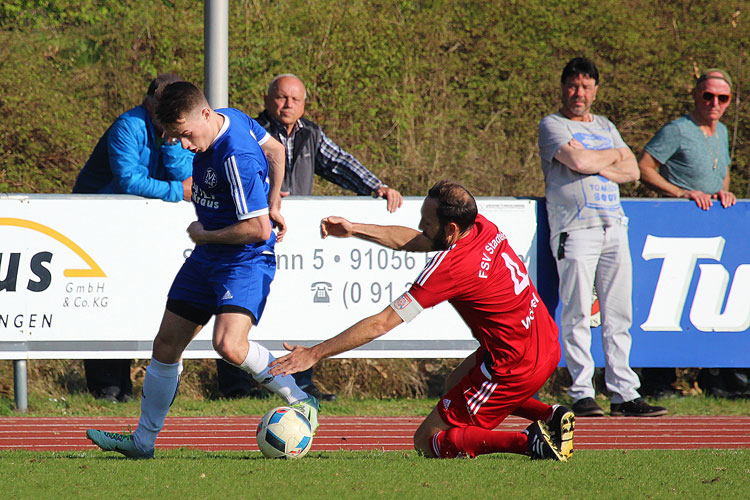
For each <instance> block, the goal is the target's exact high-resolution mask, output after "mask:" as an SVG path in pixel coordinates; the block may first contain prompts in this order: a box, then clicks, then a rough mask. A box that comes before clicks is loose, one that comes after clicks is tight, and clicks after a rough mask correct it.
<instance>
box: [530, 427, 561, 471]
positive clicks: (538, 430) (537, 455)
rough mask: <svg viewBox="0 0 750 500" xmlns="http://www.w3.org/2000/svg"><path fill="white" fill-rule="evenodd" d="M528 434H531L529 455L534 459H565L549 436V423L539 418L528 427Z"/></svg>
mask: <svg viewBox="0 0 750 500" xmlns="http://www.w3.org/2000/svg"><path fill="white" fill-rule="evenodd" d="M526 434H528V436H529V456H530V457H531V459H532V460H557V461H558V462H564V461H565V458H564V457H563V456H562V453H560V450H559V449H558V448H557V447H556V446H555V444H554V443H553V442H552V438H551V437H550V436H549V431H548V430H547V424H545V423H544V422H542V421H541V420H537V421H536V422H534V423H533V424H531V425H530V426H528V427H527V428H526Z"/></svg>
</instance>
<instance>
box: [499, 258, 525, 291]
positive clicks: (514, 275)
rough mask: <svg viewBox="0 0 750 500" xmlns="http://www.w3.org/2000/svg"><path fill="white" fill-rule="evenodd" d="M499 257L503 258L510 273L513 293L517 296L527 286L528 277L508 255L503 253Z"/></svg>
mask: <svg viewBox="0 0 750 500" xmlns="http://www.w3.org/2000/svg"><path fill="white" fill-rule="evenodd" d="M500 255H502V256H503V260H504V261H505V267H507V268H508V271H510V278H511V279H512V280H513V291H514V292H515V293H516V295H518V294H519V293H521V292H522V291H523V290H524V289H525V288H526V287H527V286H529V275H528V274H526V273H524V272H523V271H521V268H520V267H519V265H518V262H516V261H515V260H513V258H512V257H511V256H510V255H508V254H507V253H505V252H503V253H502V254H500Z"/></svg>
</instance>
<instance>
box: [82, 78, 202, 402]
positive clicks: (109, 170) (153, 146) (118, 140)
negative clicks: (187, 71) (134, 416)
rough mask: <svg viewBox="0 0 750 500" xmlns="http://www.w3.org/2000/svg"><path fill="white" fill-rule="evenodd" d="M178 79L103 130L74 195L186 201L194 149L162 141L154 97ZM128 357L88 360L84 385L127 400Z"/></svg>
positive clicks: (157, 81)
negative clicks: (125, 196)
mask: <svg viewBox="0 0 750 500" xmlns="http://www.w3.org/2000/svg"><path fill="white" fill-rule="evenodd" d="M180 80H182V79H181V78H180V77H179V76H177V75H175V74H171V73H167V74H161V75H159V76H157V77H156V78H154V79H153V80H152V81H151V84H150V85H149V87H148V91H147V92H146V97H145V98H144V99H143V102H142V103H141V105H140V106H136V107H135V108H133V109H131V110H129V111H126V112H125V113H123V114H122V115H120V116H119V117H117V119H116V120H115V122H114V123H113V124H112V125H111V126H110V127H109V128H108V129H107V131H106V132H104V135H103V136H102V137H101V139H99V142H98V143H97V144H96V147H95V148H94V151H93V152H92V153H91V156H90V157H89V159H88V161H87V162H86V165H84V167H83V170H81V172H80V173H79V174H78V178H77V179H76V183H75V185H74V186H73V192H74V193H98V194H134V195H138V196H143V197H146V198H159V199H162V200H164V201H174V202H177V201H181V200H190V196H191V191H192V184H193V177H192V174H193V153H191V152H190V151H188V150H186V149H182V147H181V146H180V144H179V142H172V141H170V140H167V139H165V134H164V133H163V131H162V130H161V128H160V127H159V126H158V125H157V124H156V121H155V120H154V107H155V103H154V95H155V93H156V91H157V90H158V89H159V88H160V87H163V86H166V85H167V84H169V83H172V82H176V81H180ZM131 363H132V360H130V359H86V360H84V362H83V365H84V368H85V371H86V386H87V387H88V390H89V392H91V393H92V394H93V395H94V397H96V398H98V399H107V400H110V401H118V400H119V401H126V400H128V399H130V397H131V395H132V392H133V384H132V381H131V379H130V365H131Z"/></svg>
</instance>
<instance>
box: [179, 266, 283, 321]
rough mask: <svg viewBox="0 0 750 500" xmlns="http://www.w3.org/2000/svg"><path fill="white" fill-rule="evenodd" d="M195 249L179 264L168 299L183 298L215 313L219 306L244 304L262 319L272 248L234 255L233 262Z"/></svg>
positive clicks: (271, 272) (272, 270)
mask: <svg viewBox="0 0 750 500" xmlns="http://www.w3.org/2000/svg"><path fill="white" fill-rule="evenodd" d="M198 253H200V252H193V253H192V254H191V255H190V257H188V258H187V259H186V260H185V263H184V264H183V265H182V267H181V268H180V270H179V272H178V273H177V276H175V278H174V281H173V282H172V287H171V288H170V289H169V295H168V296H169V299H171V300H177V301H184V302H187V303H189V304H190V305H192V306H194V307H195V308H196V309H200V310H203V311H206V312H208V313H211V314H216V313H217V312H218V311H219V308H221V307H224V306H230V307H232V308H237V307H238V308H242V309H245V310H247V311H248V312H249V313H250V314H252V315H253V318H254V319H255V324H257V323H258V322H259V321H260V317H261V315H262V314H263V309H265V307H266V299H267V298H268V293H269V291H270V290H271V282H272V281H273V277H274V274H276V258H275V257H274V255H273V253H271V252H264V253H260V254H252V253H249V254H243V255H240V256H234V257H233V258H232V259H231V262H228V261H221V260H220V259H211V258H205V257H202V256H199V255H197V254H198Z"/></svg>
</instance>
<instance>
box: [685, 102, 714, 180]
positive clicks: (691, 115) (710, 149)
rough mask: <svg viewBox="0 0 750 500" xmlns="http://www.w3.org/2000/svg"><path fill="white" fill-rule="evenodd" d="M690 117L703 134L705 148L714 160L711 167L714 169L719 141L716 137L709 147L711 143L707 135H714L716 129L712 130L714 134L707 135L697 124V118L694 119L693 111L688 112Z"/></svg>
mask: <svg viewBox="0 0 750 500" xmlns="http://www.w3.org/2000/svg"><path fill="white" fill-rule="evenodd" d="M689 116H690V119H691V120H692V121H693V123H695V124H696V125H697V126H698V130H700V131H701V133H702V134H703V140H704V141H706V149H708V150H709V151H710V152H711V158H712V159H713V160H714V164H713V169H714V170H716V167H717V165H718V164H719V142H718V137H717V138H716V139H715V140H714V147H713V148H712V147H711V144H710V143H709V142H708V138H709V137H714V136H716V133H717V132H716V130H714V135H708V133H707V132H706V131H704V130H703V128H701V126H700V125H699V124H698V120H696V118H695V116H693V113H690V115H689Z"/></svg>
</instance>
